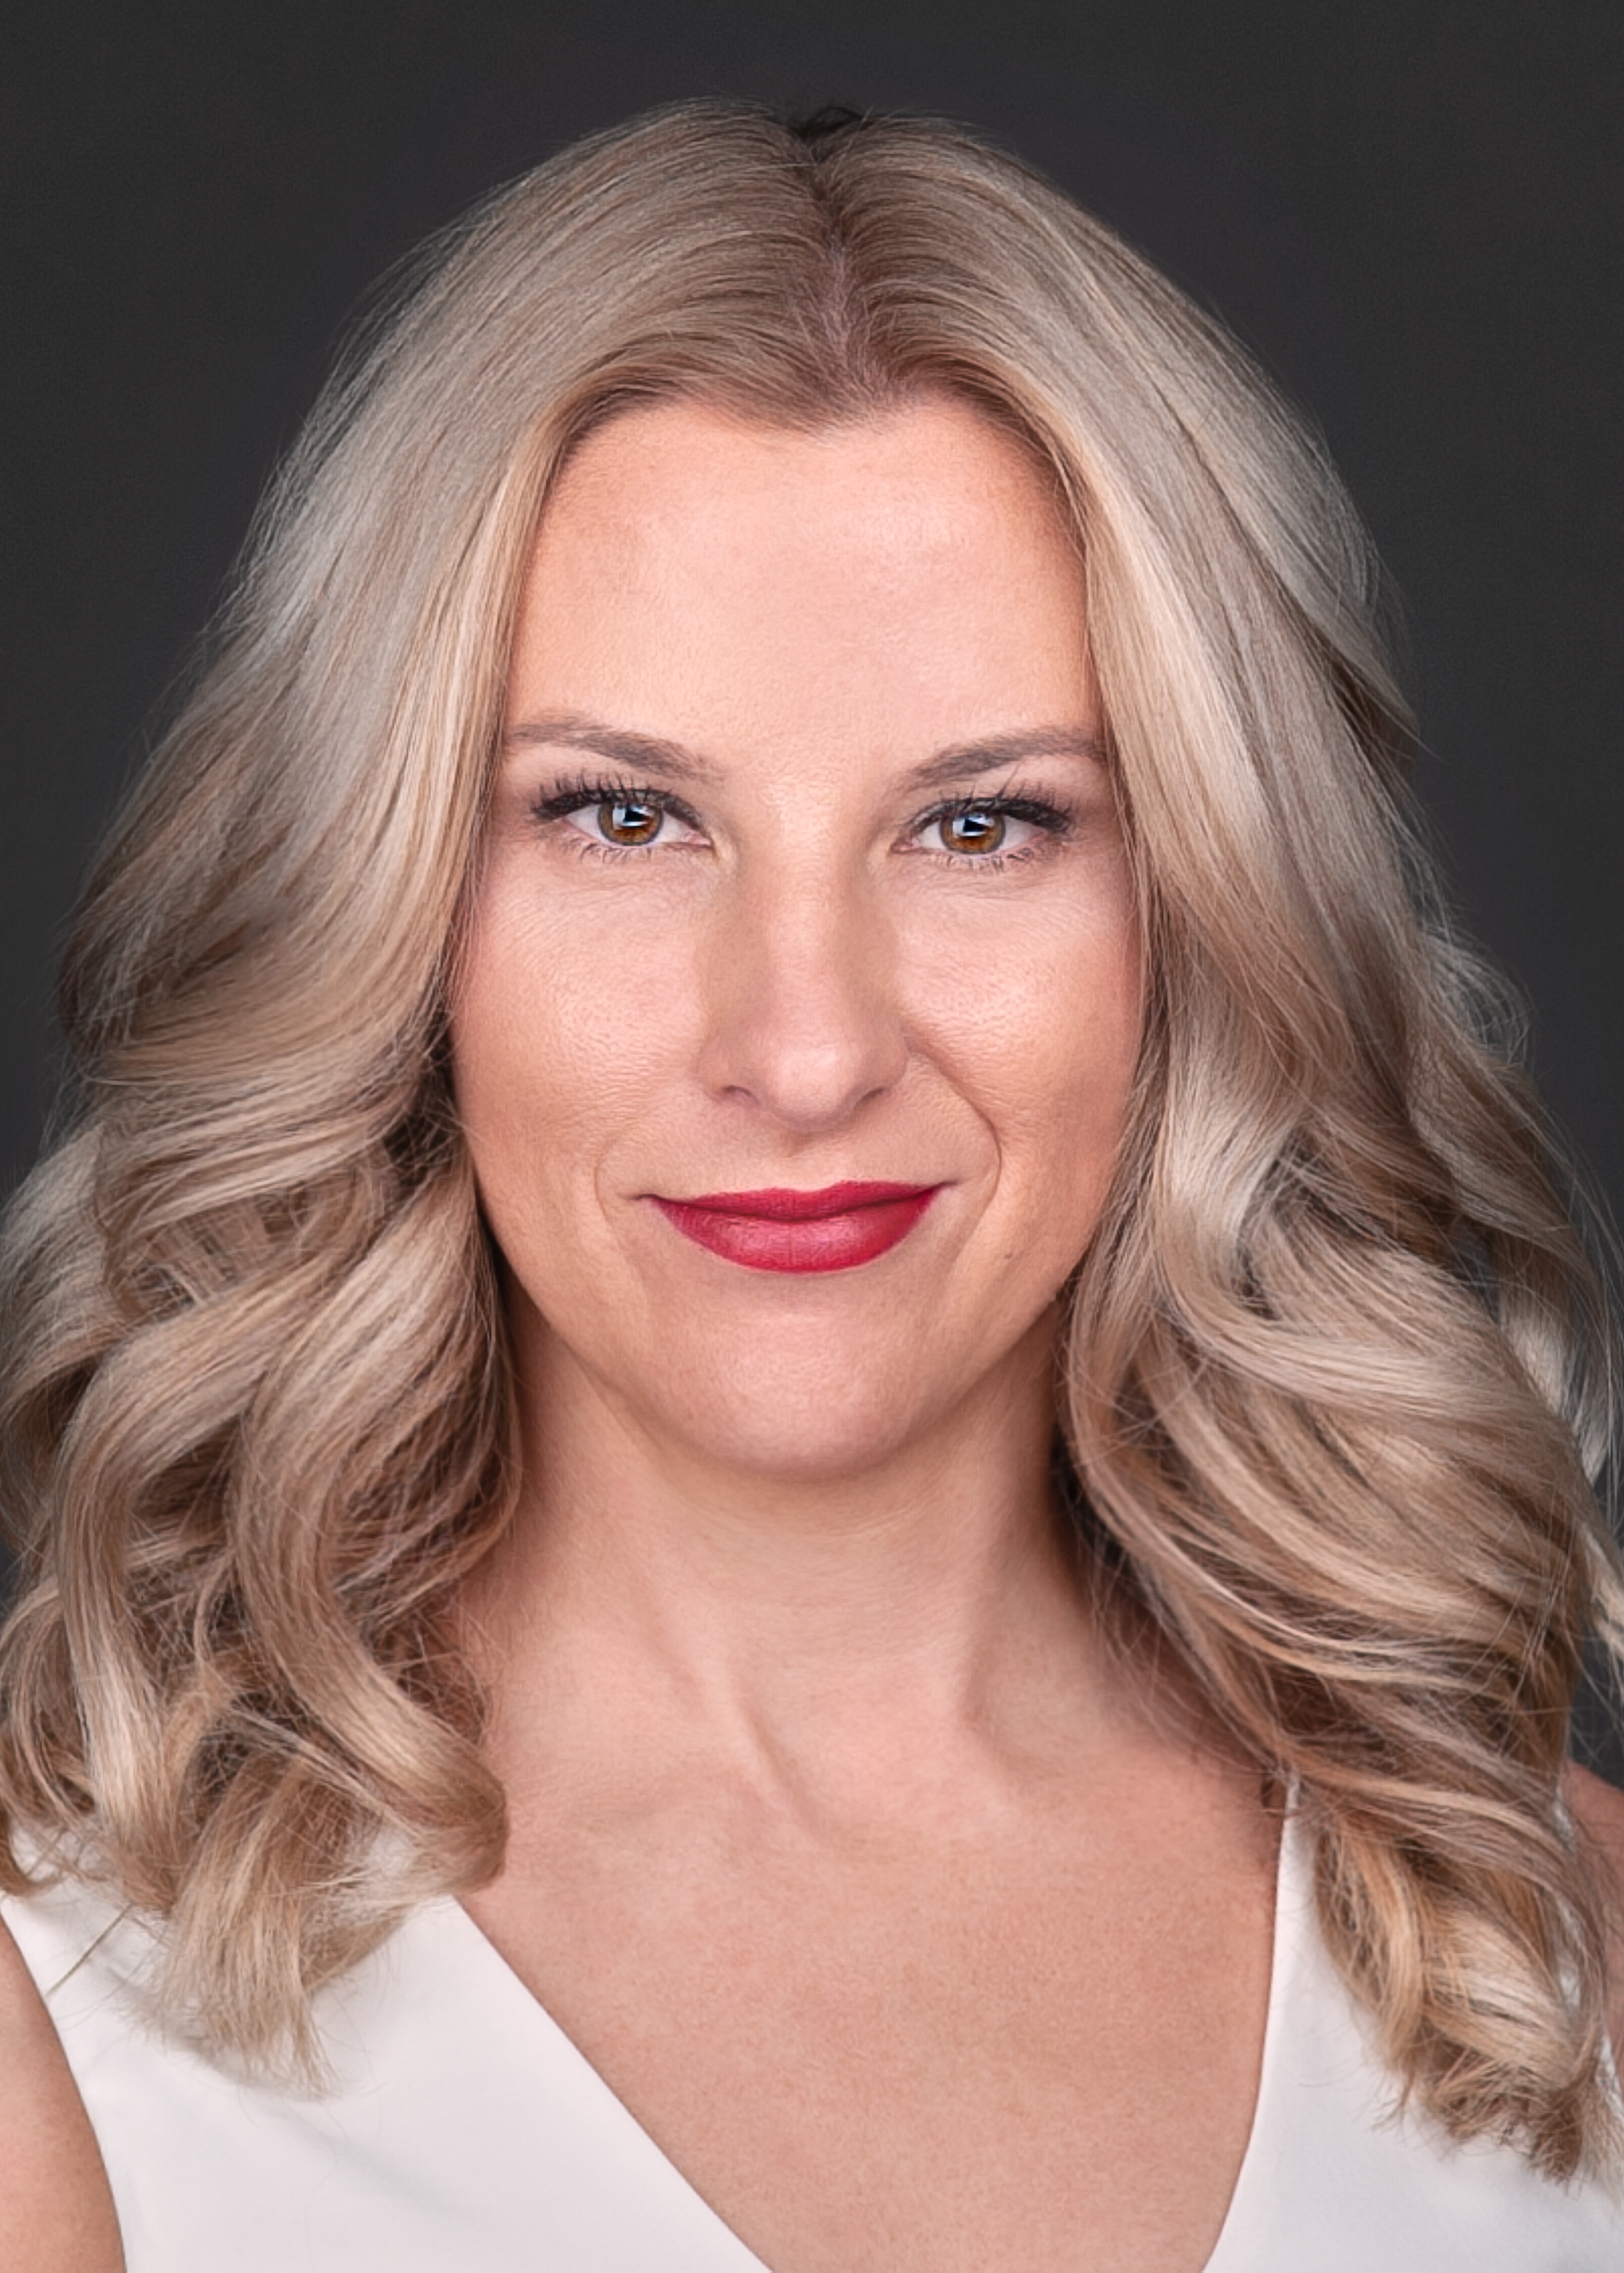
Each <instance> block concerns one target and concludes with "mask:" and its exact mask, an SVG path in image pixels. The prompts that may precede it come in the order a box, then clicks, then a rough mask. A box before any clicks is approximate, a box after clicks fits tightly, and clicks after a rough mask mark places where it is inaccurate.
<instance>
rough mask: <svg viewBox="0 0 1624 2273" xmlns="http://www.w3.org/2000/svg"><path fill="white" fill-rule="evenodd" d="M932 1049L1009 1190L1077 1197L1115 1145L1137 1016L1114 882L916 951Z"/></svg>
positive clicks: (1135, 964)
mask: <svg viewBox="0 0 1624 2273" xmlns="http://www.w3.org/2000/svg"><path fill="white" fill-rule="evenodd" d="M914 984H915V991H916V995H917V998H918V999H920V1000H922V1001H923V1000H926V999H927V998H928V999H929V1001H930V1002H931V1009H930V1010H929V1011H928V1012H927V1013H926V1017H927V1018H928V1021H929V1026H930V1030H931V1045H930V1046H931V1053H932V1055H934V1056H935V1057H937V1058H938V1062H939V1064H940V1065H942V1066H943V1068H944V1070H946V1071H947V1073H948V1076H949V1079H950V1080H951V1081H953V1083H954V1084H955V1087H957V1088H958V1089H960V1090H961V1091H962V1093H963V1095H964V1096H965V1097H967V1098H969V1099H970V1101H971V1102H972V1103H973V1104H974V1105H976V1107H977V1109H978V1111H979V1113H981V1114H982V1116H983V1118H984V1120H985V1121H986V1124H987V1127H988V1129H989V1131H990V1133H991V1135H992V1137H993V1138H994V1142H995V1144H996V1145H997V1149H998V1152H999V1156H1000V1158H999V1175H1000V1182H1001V1184H1004V1185H1006V1186H1007V1187H1008V1189H1009V1192H1010V1195H1011V1197H1013V1196H1015V1195H1017V1194H1019V1193H1026V1192H1029V1191H1031V1192H1037V1193H1041V1194H1045V1195H1047V1197H1048V1199H1049V1200H1050V1201H1051V1202H1052V1203H1053V1205H1054V1207H1055V1208H1057V1209H1059V1210H1061V1211H1062V1212H1064V1211H1065V1208H1066V1205H1067V1202H1068V1200H1069V1203H1070V1204H1071V1205H1072V1206H1081V1207H1083V1208H1085V1209H1086V1208H1087V1206H1088V1205H1089V1200H1090V1197H1092V1199H1093V1200H1094V1203H1095V1204H1096V1205H1097V1199H1098V1196H1099V1195H1100V1194H1102V1193H1103V1189H1104V1184H1105V1181H1106V1180H1107V1179H1108V1177H1109V1175H1110V1172H1111V1169H1112V1167H1113V1164H1114V1161H1115V1158H1116V1153H1117V1151H1118V1148H1119V1146H1120V1144H1121V1137H1122V1131H1123V1127H1124V1124H1125V1121H1126V1116H1127V1110H1128V1102H1129V1096H1130V1094H1131V1091H1132V1088H1133V1081H1134V1075H1135V1071H1136V1068H1137V1061H1138V1053H1139V1041H1140V1031H1141V1025H1142V1008H1141V978H1140V951H1139V943H1138V927H1137V918H1136V915H1135V913H1134V910H1133V907H1132V904H1131V901H1130V899H1129V896H1128V895H1127V893H1126V891H1121V892H1113V893H1111V894H1108V895H1090V896H1089V899H1087V900H1086V901H1085V902H1084V903H1083V904H1082V905H1081V907H1068V906H1066V904H1065V903H1062V904H1061V905H1060V906H1059V907H1049V908H1044V909H1036V910H1034V915H1033V920H1032V921H1031V923H1029V924H1027V925H1026V926H1025V927H1023V928H1019V929H1018V928H1017V927H1013V926H1010V925H1007V924H1006V925H1005V926H1004V927H1002V930H1001V931H1000V932H999V933H998V934H997V935H996V936H995V937H994V936H992V935H991V932H990V927H989V929H988V934H987V935H985V936H983V937H982V938H980V939H976V938H975V937H974V936H973V935H965V936H963V937H962V938H961V939H959V941H958V942H957V946H956V951H955V954H953V955H952V957H951V958H947V959H944V958H943V957H942V956H941V955H940V954H939V953H938V954H931V955H929V956H928V957H926V956H922V957H921V959H920V962H919V964H918V967H917V970H916V976H915V982H914Z"/></svg>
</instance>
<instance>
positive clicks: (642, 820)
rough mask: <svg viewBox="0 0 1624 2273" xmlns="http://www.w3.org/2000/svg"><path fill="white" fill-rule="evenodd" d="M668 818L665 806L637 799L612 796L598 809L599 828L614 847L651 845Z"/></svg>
mask: <svg viewBox="0 0 1624 2273" xmlns="http://www.w3.org/2000/svg"><path fill="white" fill-rule="evenodd" d="M664 819H665V811H664V808H663V807H662V806H660V805H650V804H644V803H643V802H642V800H641V799H640V798H637V797H611V798H607V799H606V800H605V802H604V803H603V804H600V805H599V806H598V829H599V831H600V832H601V834H602V835H603V836H604V838H605V840H606V842H607V843H610V844H650V843H653V842H654V838H655V837H656V836H659V834H660V824H661V821H662V820H664Z"/></svg>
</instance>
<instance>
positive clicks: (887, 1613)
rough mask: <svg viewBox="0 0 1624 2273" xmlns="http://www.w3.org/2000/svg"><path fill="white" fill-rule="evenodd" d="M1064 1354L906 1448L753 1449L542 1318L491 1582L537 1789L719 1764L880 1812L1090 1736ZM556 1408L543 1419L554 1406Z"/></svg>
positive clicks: (512, 1713) (495, 1744)
mask: <svg viewBox="0 0 1624 2273" xmlns="http://www.w3.org/2000/svg"><path fill="white" fill-rule="evenodd" d="M1043 1334H1044V1346H1043V1348H1042V1349H1038V1350H1034V1349H1033V1348H1030V1347H1028V1346H1027V1345H1026V1344H1025V1343H1023V1344H1022V1346H1021V1347H1020V1348H1019V1349H1018V1350H1017V1351H1015V1352H1013V1353H1012V1354H1011V1360H1010V1363H1009V1364H1008V1365H1007V1366H1004V1367H1002V1368H1000V1369H998V1371H997V1373H996V1374H994V1376H993V1377H991V1378H990V1379H989V1380H988V1381H987V1382H986V1383H985V1384H984V1387H983V1390H982V1392H981V1393H980V1394H978V1398H977V1399H976V1400H975V1403H974V1406H973V1407H970V1408H967V1409H963V1410H958V1411H955V1413H954V1414H952V1415H951V1416H949V1417H947V1418H943V1419H941V1420H939V1422H937V1423H936V1424H934V1425H933V1426H931V1428H929V1429H926V1430H916V1431H914V1432H912V1433H911V1434H910V1435H909V1436H908V1437H907V1440H906V1441H904V1442H901V1443H899V1444H897V1445H893V1446H891V1447H890V1448H889V1449H888V1450H887V1451H886V1452H885V1453H883V1456H880V1457H873V1456H870V1457H867V1458H864V1459H863V1460H861V1461H849V1462H847V1463H845V1464H844V1465H843V1464H842V1463H841V1462H839V1461H829V1462H828V1464H827V1465H826V1466H825V1467H824V1468H823V1469H818V1470H812V1471H810V1472H809V1471H808V1470H807V1469H804V1468H802V1469H794V1468H792V1467H789V1466H787V1465H786V1466H780V1467H779V1468H778V1469H775V1470H773V1471H772V1472H764V1470H763V1469H761V1468H760V1467H756V1468H753V1469H746V1468H742V1467H735V1468H728V1467H725V1466H724V1465H722V1464H720V1463H718V1462H717V1461H716V1460H715V1459H714V1458H710V1457H708V1456H706V1454H705V1453H704V1452H702V1451H701V1450H700V1449H698V1448H695V1447H694V1446H693V1445H685V1444H684V1443H683V1442H681V1441H677V1440H673V1438H672V1437H669V1435H665V1436H661V1435H660V1434H657V1433H656V1432H655V1431H654V1430H651V1429H650V1428H649V1427H648V1426H647V1425H646V1422H644V1420H643V1419H642V1418H640V1416H639V1415H638V1414H635V1413H633V1412H630V1411H629V1410H627V1409H626V1408H624V1407H623V1406H619V1405H617V1404H616V1403H615V1402H614V1400H613V1399H612V1398H610V1397H609V1396H608V1395H607V1394H606V1392H605V1390H603V1388H602V1387H601V1385H600V1384H599V1383H598V1382H596V1381H595V1380H594V1379H593V1377H592V1376H591V1374H590V1373H589V1372H588V1371H587V1370H586V1369H585V1368H584V1367H583V1366H581V1365H580V1364H579V1363H578V1361H576V1360H575V1359H574V1358H573V1357H572V1356H571V1355H570V1353H568V1352H567V1351H566V1350H563V1349H562V1348H561V1347H560V1346H559V1345H558V1343H557V1342H554V1341H552V1340H551V1338H550V1337H547V1336H546V1335H545V1334H544V1333H541V1334H537V1333H535V1332H532V1333H530V1334H523V1333H521V1334H520V1335H519V1378H520V1382H521V1390H522V1403H521V1413H522V1415H523V1417H524V1422H525V1429H524V1434H525V1437H526V1439H527V1441H526V1443H525V1446H524V1451H525V1472H526V1476H527V1490H526V1493H525V1494H524V1496H523V1498H522V1500H521V1502H520V1505H519V1509H518V1512H517V1515H516V1517H515V1521H514V1524H513V1525H512V1528H511V1532H509V1534H508V1536H507V1538H506V1540H504V1542H503V1546H502V1547H501V1548H499V1549H498V1550H497V1552H496V1554H495V1556H493V1557H492V1558H491V1559H490V1561H489V1562H488V1564H487V1565H486V1566H485V1568H484V1570H483V1571H482V1572H480V1574H479V1583H478V1585H477V1587H476V1588H475V1589H474V1590H473V1591H472V1593H471V1598H470V1605H469V1607H470V1612H471V1633H472V1636H473V1638H472V1642H471V1647H472V1650H473V1654H474V1657H475V1660H476V1663H477V1664H478V1665H479V1669H480V1671H481V1673H482V1674H483V1675H484V1677H485V1679H486V1681H487V1684H488V1686H489V1688H490V1690H491V1692H492V1696H493V1701H494V1707H495V1711H494V1716H493V1730H492V1749H493V1753H494V1754H495V1764H496V1766H497V1768H498V1772H500V1773H502V1774H503V1776H504V1777H505V1778H507V1779H508V1780H509V1782H510V1786H511V1785H512V1784H513V1783H514V1781H515V1779H518V1780H519V1781H520V1782H524V1781H528V1780H529V1779H530V1778H533V1777H535V1776H536V1775H538V1774H539V1775H551V1774H553V1773H555V1772H558V1769H559V1765H560V1762H562V1760H563V1758H564V1756H565V1755H566V1754H568V1755H570V1756H571V1757H572V1758H573V1759H574V1760H575V1761H576V1762H582V1763H583V1762H584V1757H585V1755H588V1754H590V1755H591V1757H592V1758H593V1759H594V1760H595V1761H598V1762H601V1763H604V1764H605V1770H606V1772H609V1773H613V1774H615V1775H617V1776H618V1775H620V1774H622V1773H623V1772H624V1771H623V1765H616V1766H613V1767H611V1766H610V1765H609V1763H620V1764H623V1763H625V1762H638V1763H640V1764H641V1766H640V1768H639V1770H638V1772H643V1770H646V1768H648V1767H649V1766H650V1765H652V1764H653V1763H654V1762H655V1761H657V1760H658V1759H659V1758H661V1757H664V1758H667V1759H675V1758H682V1759H685V1760H687V1761H689V1762H700V1761H703V1762H706V1763H707V1764H708V1767H709V1771H710V1772H713V1773H714V1772H716V1771H717V1770H728V1771H730V1772H732V1773H733V1774H734V1775H736V1776H741V1777H742V1778H744V1779H745V1780H746V1781H748V1782H749V1784H750V1785H751V1786H755V1787H757V1789H764V1788H772V1787H778V1788H780V1789H783V1790H788V1789H791V1788H793V1789H794V1790H795V1791H796V1793H798V1794H799V1795H800V1796H801V1798H802V1799H803V1800H808V1799H811V1800H813V1801H814V1803H827V1804H828V1805H833V1806H837V1807H839V1808H841V1809H842V1810H848V1809H857V1810H864V1809H865V1800H866V1797H867V1794H869V1793H870V1792H872V1794H873V1796H874V1799H875V1803H876V1805H877V1804H879V1803H880V1802H881V1801H882V1800H883V1803H884V1805H885V1806H886V1807H887V1808H890V1809H894V1807H895V1805H896V1802H897V1800H898V1797H899V1790H898V1783H899V1778H903V1779H904V1780H906V1781H908V1782H913V1783H919V1782H921V1781H923V1783H925V1784H927V1785H936V1784H938V1783H940V1784H941V1785H942V1786H943V1787H944V1788H947V1786H952V1787H953V1788H955V1789H963V1788H964V1767H965V1756H966V1754H967V1752H973V1751H975V1750H977V1749H978V1748H982V1749H985V1748H986V1747H987V1746H992V1747H994V1749H996V1748H999V1747H1002V1746H1006V1745H1010V1744H1013V1745H1014V1746H1016V1747H1017V1748H1018V1749H1028V1748H1030V1747H1031V1746H1034V1745H1036V1746H1039V1747H1041V1748H1042V1749H1043V1750H1047V1749H1048V1744H1049V1738H1050V1736H1051V1735H1052V1737H1053V1739H1054V1741H1055V1742H1056V1743H1057V1744H1064V1745H1066V1746H1071V1745H1073V1744H1074V1742H1075V1735H1076V1730H1077V1728H1078V1725H1079V1716H1080V1715H1083V1716H1085V1718H1086V1717H1097V1715H1099V1714H1100V1712H1101V1711H1102V1710H1103V1709H1104V1685H1103V1684H1104V1663H1105V1660H1104V1653H1103V1651H1102V1650H1101V1648H1100V1645H1099V1643H1098V1639H1097V1634H1096V1632H1095V1629H1094V1626H1093V1622H1092V1620H1091V1618H1090V1615H1089V1603H1088V1599H1087V1595H1086V1592H1085V1589H1084V1588H1083V1587H1082V1585H1081V1583H1080V1580H1079V1578H1078V1575H1077V1557H1076V1554H1075V1551H1074V1546H1073V1542H1072V1540H1070V1539H1069V1537H1068V1536H1067V1533H1066V1528H1065V1524H1064V1519H1063V1518H1061V1517H1058V1515H1057V1512H1056V1509H1055V1506H1054V1501H1053V1494H1052V1488H1051V1482H1050V1447H1051V1440H1052V1435H1053V1426H1054V1422H1053V1411H1052V1405H1051V1402H1050V1390H1049V1383H1050V1379H1051V1372H1050V1364H1049V1362H1048V1359H1049V1355H1050V1346H1051V1343H1052V1324H1049V1323H1046V1325H1045V1327H1044V1329H1043ZM543 1416H544V1418H543Z"/></svg>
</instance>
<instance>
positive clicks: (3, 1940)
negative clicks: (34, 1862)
mask: <svg viewBox="0 0 1624 2273" xmlns="http://www.w3.org/2000/svg"><path fill="white" fill-rule="evenodd" d="M0 2171H4V2174H5V2182H4V2186H0V2265H26V2266H27V2267H28V2269H29V2273H123V2264H124V2253H123V2247H122V2246H121V2245H120V2242H119V2237H118V2219H117V2215H116V2214H115V2210H114V2207H113V2196H112V2192H111V2190H110V2189H109V2187H108V2185H107V2173H106V2171H105V2170H104V2169H103V2167H102V2162H101V2156H100V2154H99V2151H98V2150H97V2146H96V2138H95V2134H94V2133H93V2132H92V2131H91V2125H90V2119H89V2117H88V2116H87V2115H86V2114H85V2111H84V2106H83V2102H82V2101H81V2099H80V2097H79V2094H78V2091H77V2089H76V2088H75V2084H74V2079H73V2077H72V2075H71V2073H70V2072H69V2071H68V2066H67V2059H66V2057H65V2056H64V2054H63V2051H62V2047H61V2045H60V2043H59V2041H58V2039H57V2032H56V2031H55V2029H54V2028H53V2027H52V2026H51V2016H50V2015H49V2013H47V2011H46V2010H45V2007H44V2000H42V1999H41V1996H40V1993H39V1992H38V1990H37V1989H36V1987H35V1985H34V1980H33V1976H32V1975H31V1974H30V1973H29V1971H28V1967H27V1966H26V1965H25V1964H24V1963H23V1961H22V1958H21V1955H20V1952H19V1951H18V1948H17V1944H16V1943H15V1942H14V1941H13V1940H12V1936H11V1935H10V1933H9V1932H8V1931H7V1929H6V1927H5V1923H4V1920H0Z"/></svg>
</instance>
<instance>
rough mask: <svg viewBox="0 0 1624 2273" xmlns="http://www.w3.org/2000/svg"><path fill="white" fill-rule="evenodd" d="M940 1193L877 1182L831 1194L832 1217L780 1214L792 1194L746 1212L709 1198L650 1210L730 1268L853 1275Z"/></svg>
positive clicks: (765, 1198)
mask: <svg viewBox="0 0 1624 2273" xmlns="http://www.w3.org/2000/svg"><path fill="white" fill-rule="evenodd" d="M940 1188H941V1187H940V1186H939V1184H927V1185H925V1186H924V1187H923V1189H921V1188H920V1187H918V1186H917V1185H914V1184H906V1185H884V1184H882V1185H878V1186H874V1187H871V1189H872V1190H873V1191H874V1195H875V1196H874V1197H873V1198H872V1199H863V1200H844V1199H843V1198H842V1197H839V1196H835V1195H831V1198H832V1202H833V1204H832V1208H831V1212H830V1213H829V1214H828V1215H818V1216H800V1215H790V1214H788V1213H785V1212H779V1210H780V1209H785V1210H787V1209H788V1208H791V1207H793V1206H794V1205H795V1203H796V1200H797V1199H798V1197H799V1195H798V1194H796V1193H791V1192H784V1193H776V1192H775V1193H772V1194H765V1193H764V1194H762V1195H761V1199H760V1200H758V1201H757V1206H756V1207H755V1208H749V1209H747V1208H730V1207H728V1206H727V1205H725V1203H724V1204H722V1205H719V1206H718V1205H717V1202H716V1201H715V1200H707V1201H705V1202H703V1203H702V1204H701V1203H700V1202H697V1201H694V1200H660V1199H656V1200H655V1201H654V1205H655V1207H656V1208H659V1210H660V1212H661V1215H662V1216H664V1217H665V1219H666V1221H667V1223H668V1224H673V1225H675V1227H676V1229H677V1231H679V1232H681V1233H682V1235H683V1237H684V1238H685V1239H692V1240H693V1243H694V1245H695V1246H696V1247H709V1250H710V1252H711V1254H712V1255H721V1256H723V1257H724V1258H725V1260H726V1261H727V1262H729V1263H742V1264H743V1265H744V1267H745V1269H746V1270H748V1271H791V1272H795V1273H796V1274H802V1273H805V1272H807V1271H852V1270H855V1269H856V1267H857V1265H858V1264H859V1263H872V1262H873V1261H874V1260H875V1257H876V1256H877V1255H887V1254H889V1253H890V1251H891V1248H892V1247H896V1246H899V1244H900V1242H901V1241H902V1240H903V1239H906V1238H907V1235H908V1233H909V1232H911V1231H912V1230H913V1228H914V1226H915V1224H916V1223H917V1222H918V1221H919V1219H920V1217H921V1216H923V1214H924V1212H925V1209H926V1208H928V1207H929V1206H930V1204H931V1201H932V1200H934V1199H935V1197H936V1195H937V1192H939V1190H940ZM754 1197H755V1195H752V1198H754ZM763 1202H765V1203H767V1204H765V1205H764V1204H762V1203H763ZM773 1203H776V1205H774V1204H773Z"/></svg>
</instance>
